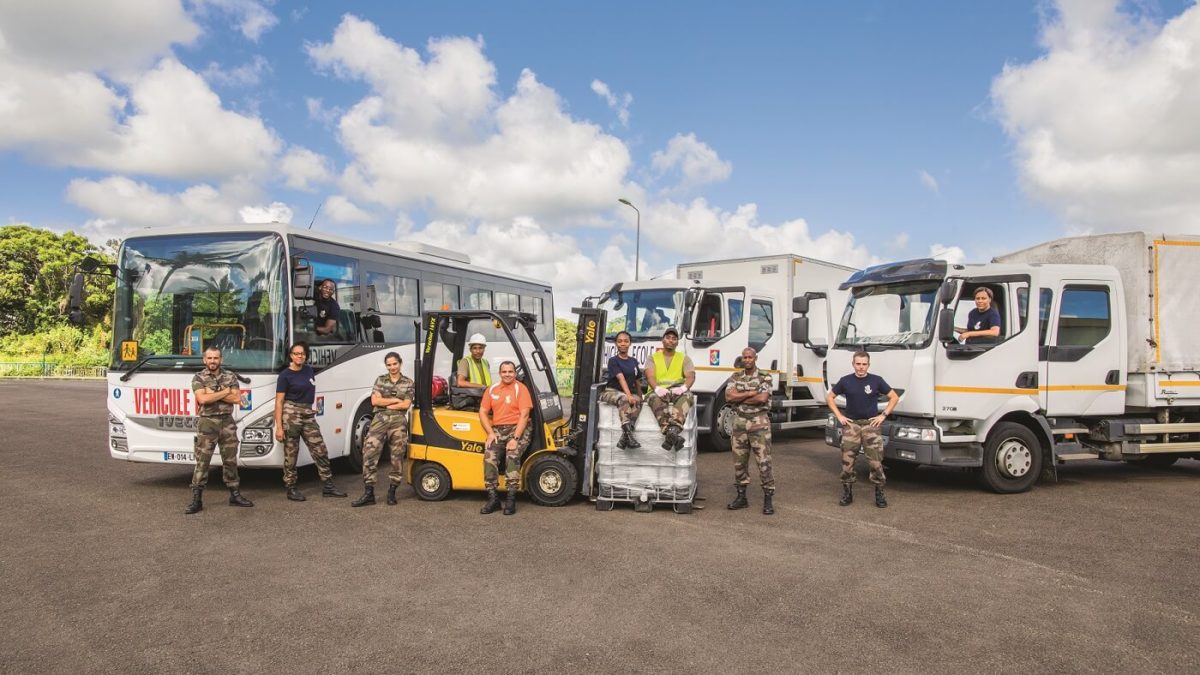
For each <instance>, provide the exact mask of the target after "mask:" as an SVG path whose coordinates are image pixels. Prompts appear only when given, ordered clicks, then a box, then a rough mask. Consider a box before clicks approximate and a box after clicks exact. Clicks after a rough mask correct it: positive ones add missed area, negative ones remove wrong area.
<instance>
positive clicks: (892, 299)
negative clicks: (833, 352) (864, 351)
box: [834, 281, 939, 349]
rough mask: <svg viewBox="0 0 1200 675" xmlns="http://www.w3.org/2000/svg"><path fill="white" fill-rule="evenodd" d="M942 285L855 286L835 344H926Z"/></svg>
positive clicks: (892, 346)
mask: <svg viewBox="0 0 1200 675" xmlns="http://www.w3.org/2000/svg"><path fill="white" fill-rule="evenodd" d="M938 286H939V282H937V281H919V282H910V283H904V284H892V285H882V286H867V287H865V288H856V289H854V290H853V292H852V293H853V296H852V297H851V298H850V302H849V303H847V305H846V311H845V312H844V313H843V314H842V323H841V326H840V327H839V329H838V337H837V342H836V343H835V344H834V346H835V347H850V348H853V347H868V346H879V347H882V348H888V349H920V348H922V347H925V346H926V345H928V344H929V340H930V338H931V337H932V335H933V317H934V315H935V314H936V312H935V311H934V309H935V306H936V301H937V291H938Z"/></svg>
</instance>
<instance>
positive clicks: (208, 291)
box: [112, 233, 287, 371]
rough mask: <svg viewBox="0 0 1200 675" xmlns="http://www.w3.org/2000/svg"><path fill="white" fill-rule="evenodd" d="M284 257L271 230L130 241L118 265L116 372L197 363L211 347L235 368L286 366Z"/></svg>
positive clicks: (280, 246)
mask: <svg viewBox="0 0 1200 675" xmlns="http://www.w3.org/2000/svg"><path fill="white" fill-rule="evenodd" d="M283 260H284V254H283V242H282V241H281V240H280V239H279V237H278V236H276V235H273V234H262V233H229V234H198V235H178V236H161V237H136V238H131V239H127V240H126V241H125V244H124V245H123V246H122V247H121V254H120V257H119V260H118V263H117V264H118V267H119V272H118V275H117V292H116V303H115V306H114V309H113V324H114V329H113V358H112V369H113V370H129V369H131V368H134V367H135V366H137V367H138V368H139V369H141V370H162V369H166V368H177V367H181V365H180V364H181V363H184V362H186V363H188V364H189V367H190V365H191V364H196V367H197V368H199V365H198V364H199V363H200V358H201V356H202V354H203V351H204V349H205V348H206V347H209V346H210V345H216V346H218V347H220V348H221V351H222V353H223V356H224V361H225V365H227V366H229V367H230V368H232V369H234V370H251V371H254V370H258V371H274V370H278V369H280V368H282V367H283V353H284V347H285V345H284V340H285V339H286V338H287V324H286V320H287V304H286V295H285V293H284V290H285V287H284V277H283V269H284V265H283ZM150 357H154V358H150ZM172 357H178V358H172Z"/></svg>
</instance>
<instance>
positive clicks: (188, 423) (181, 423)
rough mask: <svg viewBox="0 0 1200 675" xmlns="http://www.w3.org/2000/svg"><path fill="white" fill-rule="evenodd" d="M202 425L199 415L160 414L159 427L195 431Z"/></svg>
mask: <svg viewBox="0 0 1200 675" xmlns="http://www.w3.org/2000/svg"><path fill="white" fill-rule="evenodd" d="M198 426H200V418H199V417H183V416H180V415H159V416H158V428H159V429H167V430H173V431H195V430H196V427H198Z"/></svg>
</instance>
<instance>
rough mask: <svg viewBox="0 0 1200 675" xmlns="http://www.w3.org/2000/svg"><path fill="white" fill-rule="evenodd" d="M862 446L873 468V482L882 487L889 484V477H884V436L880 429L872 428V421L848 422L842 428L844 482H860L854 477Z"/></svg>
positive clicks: (842, 477)
mask: <svg viewBox="0 0 1200 675" xmlns="http://www.w3.org/2000/svg"><path fill="white" fill-rule="evenodd" d="M860 446H861V447H862V449H863V452H864V453H865V454H866V455H867V465H868V466H870V467H871V482H872V483H874V484H876V485H879V486H881V487H882V486H883V484H884V483H886V482H887V476H885V475H883V434H882V433H881V432H880V430H879V427H873V426H871V420H847V421H846V424H845V425H843V426H842V475H841V479H842V482H843V483H846V484H849V483H853V482H855V481H856V480H858V477H857V476H855V475H854V460H855V458H856V457H858V448H859V447H860Z"/></svg>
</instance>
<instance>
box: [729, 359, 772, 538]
mask: <svg viewBox="0 0 1200 675" xmlns="http://www.w3.org/2000/svg"><path fill="white" fill-rule="evenodd" d="M757 362H758V352H756V351H754V349H752V348H750V347H747V348H745V349H743V350H742V368H743V370H741V371H740V372H736V373H734V374H733V375H730V376H729V381H728V382H727V383H726V384H725V400H726V401H727V402H729V403H731V404H732V405H733V412H734V415H733V436H732V441H733V481H734V487H736V488H737V497H735V498H734V500H733V501H732V502H730V503H729V508H730V509H744V508H746V507H747V506H749V505H750V503H749V502H747V501H746V487H747V486H749V485H750V454H751V453H753V454H754V461H755V462H756V463H757V464H758V478H759V480H760V481H762V489H763V510H762V512H763V514H764V515H768V516H769V515H771V514H773V513H775V505H774V503H773V502H772V499H773V498H774V496H775V478H774V476H773V475H772V473H771V415H770V412H771V390H772V389H773V388H774V387H773V386H772V384H771V374H770V373H765V372H763V371H761V370H759V369H758V368H757V367H756V364H757Z"/></svg>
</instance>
